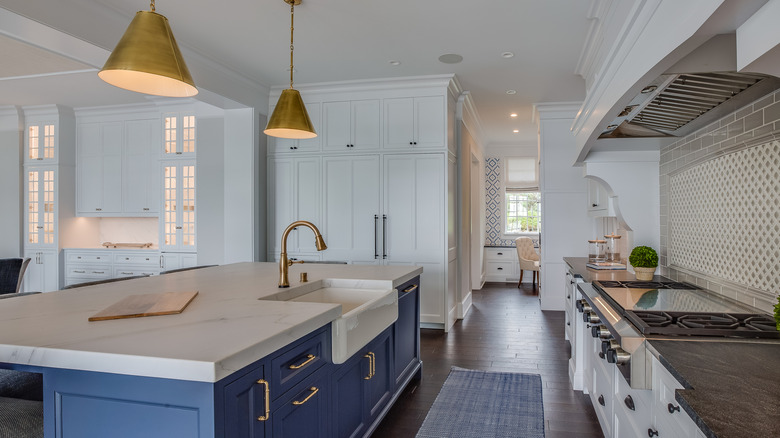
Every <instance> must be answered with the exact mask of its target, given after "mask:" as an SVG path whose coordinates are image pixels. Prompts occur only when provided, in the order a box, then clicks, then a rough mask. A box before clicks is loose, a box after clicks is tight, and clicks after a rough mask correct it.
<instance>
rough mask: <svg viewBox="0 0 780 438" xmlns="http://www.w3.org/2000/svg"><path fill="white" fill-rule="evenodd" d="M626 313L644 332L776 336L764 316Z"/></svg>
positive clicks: (777, 334)
mask: <svg viewBox="0 0 780 438" xmlns="http://www.w3.org/2000/svg"><path fill="white" fill-rule="evenodd" d="M626 316H627V317H628V319H629V320H630V321H631V322H632V323H633V324H634V325H635V326H636V327H638V328H639V330H640V331H641V332H642V333H643V334H645V335H689V336H721V337H740V338H780V332H778V331H777V328H776V327H775V321H774V319H773V318H771V317H770V316H768V315H760V314H746V313H690V312H660V311H658V312H656V311H627V312H626Z"/></svg>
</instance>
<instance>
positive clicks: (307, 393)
mask: <svg viewBox="0 0 780 438" xmlns="http://www.w3.org/2000/svg"><path fill="white" fill-rule="evenodd" d="M271 428H272V431H273V433H272V434H271V436H273V437H276V438H302V437H307V438H317V437H322V438H328V437H329V436H330V367H327V366H326V367H322V368H320V369H319V370H318V371H317V372H315V373H314V374H312V375H311V376H310V377H309V378H307V379H306V380H304V381H303V382H301V383H299V384H298V385H296V386H295V387H294V388H293V389H291V390H290V391H288V392H286V393H285V394H284V396H283V397H281V398H280V399H278V400H276V401H274V402H273V403H272V409H271Z"/></svg>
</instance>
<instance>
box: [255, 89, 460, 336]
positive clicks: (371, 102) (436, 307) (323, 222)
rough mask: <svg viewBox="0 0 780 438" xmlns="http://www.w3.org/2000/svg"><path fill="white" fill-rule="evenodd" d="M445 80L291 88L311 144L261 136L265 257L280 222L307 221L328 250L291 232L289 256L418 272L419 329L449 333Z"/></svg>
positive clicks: (273, 247) (272, 250)
mask: <svg viewBox="0 0 780 438" xmlns="http://www.w3.org/2000/svg"><path fill="white" fill-rule="evenodd" d="M452 79H453V78H452V76H449V75H447V76H435V77H425V78H407V79H402V80H396V81H392V80H388V81H361V82H355V83H339V84H333V85H328V84H320V85H316V86H305V85H303V86H300V85H299V86H298V87H297V88H298V89H299V90H300V91H301V94H302V95H303V96H304V98H305V102H306V108H307V110H308V111H309V115H310V116H311V118H312V122H313V123H314V125H315V128H316V129H317V133H318V137H316V139H312V140H301V141H298V140H285V139H276V138H269V140H270V143H269V148H268V151H269V160H268V241H269V242H270V243H269V245H268V259H269V260H278V257H279V253H280V251H281V236H282V233H283V231H284V229H285V228H286V227H287V226H288V225H289V224H290V223H292V222H293V221H296V220H307V221H310V222H312V223H314V224H315V225H316V226H317V227H318V228H319V229H320V231H321V232H322V234H323V237H324V239H325V243H326V244H327V245H328V249H327V250H325V251H322V252H317V251H316V249H315V247H314V236H313V235H312V233H311V231H310V230H308V229H306V228H305V227H299V228H298V229H297V230H296V231H293V232H292V233H291V234H290V236H289V238H288V241H287V252H288V256H289V257H291V258H294V259H298V260H309V261H338V262H346V263H353V264H376V265H417V266H422V267H423V269H424V271H423V274H422V278H421V282H422V284H421V286H420V287H421V290H422V294H421V312H420V313H421V324H422V325H423V326H425V327H435V328H444V329H449V327H450V326H451V325H452V324H453V323H454V322H455V316H456V302H455V276H454V274H455V270H454V267H455V265H456V259H455V258H454V256H453V254H456V252H457V251H456V247H455V244H454V242H455V239H454V233H455V227H454V226H448V223H451V224H454V215H455V212H456V208H455V206H454V205H451V203H452V202H454V199H455V196H454V190H455V187H456V185H455V180H456V173H455V169H456V168H455V166H454V163H455V151H456V145H455V144H454V138H455V136H454V135H447V134H448V131H449V130H452V129H454V128H455V127H454V112H455V98H456V96H455V95H454V93H455V91H454V90H455V88H456V87H455V85H454V83H453V81H452ZM280 92H281V89H278V90H276V89H275V90H274V91H272V93H271V98H270V100H271V102H275V101H276V100H277V98H278V94H279V93H280ZM271 110H273V108H271ZM317 139H320V140H317ZM448 139H452V141H448ZM450 143H453V144H450ZM450 234H451V235H450ZM294 270H295V271H298V270H300V271H305V267H303V268H299V267H297V266H296V268H294ZM450 271H452V272H450ZM294 275H295V274H291V278H293V277H292V276H294Z"/></svg>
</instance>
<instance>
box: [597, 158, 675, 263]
mask: <svg viewBox="0 0 780 438" xmlns="http://www.w3.org/2000/svg"><path fill="white" fill-rule="evenodd" d="M660 156H661V154H660V152H658V151H637V152H609V153H591V154H590V155H588V159H587V160H586V163H585V166H584V168H583V175H584V176H586V177H587V178H592V179H594V180H596V181H599V182H600V183H601V184H602V185H603V186H604V188H606V190H607V193H608V195H609V196H610V197H613V202H614V206H615V213H616V217H617V218H618V220H619V221H620V225H621V226H622V227H623V228H624V229H626V230H628V231H630V232H631V236H630V238H631V241H630V242H629V243H628V245H629V247H628V248H627V249H628V251H630V250H631V249H632V248H633V247H634V246H637V245H646V246H650V247H652V248H655V249H656V250H658V249H659V248H660V244H661V241H660V227H661V225H660V219H659V214H660V195H659V185H658V179H659V171H658V161H659V159H660ZM625 256H626V257H628V254H626V255H625Z"/></svg>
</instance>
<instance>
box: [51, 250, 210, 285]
mask: <svg viewBox="0 0 780 438" xmlns="http://www.w3.org/2000/svg"><path fill="white" fill-rule="evenodd" d="M166 254H167V253H160V251H157V250H142V249H103V248H96V249H84V248H68V249H65V250H63V258H64V260H65V286H72V285H74V284H80V283H87V282H91V281H98V280H107V279H110V278H121V277H136V276H141V275H146V276H149V275H157V274H159V273H160V271H162V270H164V268H163V266H164V262H165V260H164V256H165V255H166ZM181 256H182V255H181V254H174V255H172V257H171V258H169V260H168V263H169V264H170V265H175V266H177V267H183V266H182V265H183V263H190V262H191V263H192V266H194V264H195V263H194V262H195V261H196V260H195V259H196V255H195V254H187V256H191V257H185V258H184V259H185V260H186V261H184V262H183V261H182V257H181ZM190 260H192V261H190ZM171 269H174V268H171Z"/></svg>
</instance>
